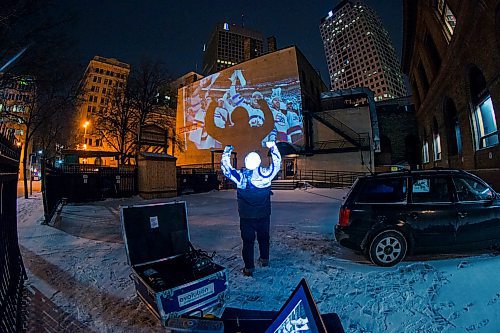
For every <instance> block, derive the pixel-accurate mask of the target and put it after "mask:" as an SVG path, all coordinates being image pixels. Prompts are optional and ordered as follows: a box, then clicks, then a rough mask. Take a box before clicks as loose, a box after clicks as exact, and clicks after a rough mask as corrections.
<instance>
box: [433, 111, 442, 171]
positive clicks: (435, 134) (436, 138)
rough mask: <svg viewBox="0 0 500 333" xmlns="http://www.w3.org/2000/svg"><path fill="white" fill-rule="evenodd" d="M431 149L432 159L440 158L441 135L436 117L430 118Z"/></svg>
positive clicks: (437, 159)
mask: <svg viewBox="0 0 500 333" xmlns="http://www.w3.org/2000/svg"><path fill="white" fill-rule="evenodd" d="M432 150H433V151H434V161H439V160H441V137H440V135H439V128H438V124H437V121H436V118H434V119H433V120H432Z"/></svg>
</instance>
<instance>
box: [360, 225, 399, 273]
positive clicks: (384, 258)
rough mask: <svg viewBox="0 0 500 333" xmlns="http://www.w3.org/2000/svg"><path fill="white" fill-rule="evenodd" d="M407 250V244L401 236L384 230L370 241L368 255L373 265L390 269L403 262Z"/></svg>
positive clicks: (394, 231)
mask: <svg viewBox="0 0 500 333" xmlns="http://www.w3.org/2000/svg"><path fill="white" fill-rule="evenodd" d="M407 249H408V242H407V241H406V238H405V237H404V236H403V234H401V233H400V232H399V231H396V230H384V231H382V232H381V233H379V234H377V235H376V236H375V237H374V238H373V239H372V241H371V244H370V248H369V249H368V255H369V257H370V260H371V262H373V263H374V264H375V265H378V266H383V267H390V266H394V265H396V264H397V263H398V262H400V261H401V260H403V258H404V257H405V255H406V250H407Z"/></svg>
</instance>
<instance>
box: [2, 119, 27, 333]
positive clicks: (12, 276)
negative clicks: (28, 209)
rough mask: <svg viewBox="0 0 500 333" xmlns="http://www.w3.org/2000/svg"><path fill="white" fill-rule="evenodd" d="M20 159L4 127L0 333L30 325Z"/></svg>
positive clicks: (12, 139)
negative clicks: (20, 232)
mask: <svg viewBox="0 0 500 333" xmlns="http://www.w3.org/2000/svg"><path fill="white" fill-rule="evenodd" d="M19 155H20V151H19V150H18V149H16V148H14V138H13V135H12V133H9V132H7V131H6V130H5V129H4V128H2V127H0V200H1V207H2V209H0V263H1V265H0V332H22V331H24V329H25V327H24V324H25V322H26V320H25V314H26V312H25V306H24V301H23V296H24V289H25V287H24V284H25V281H26V279H27V277H26V272H25V270H24V265H23V261H22V257H21V253H20V251H19V244H18V237H17V180H18V170H19Z"/></svg>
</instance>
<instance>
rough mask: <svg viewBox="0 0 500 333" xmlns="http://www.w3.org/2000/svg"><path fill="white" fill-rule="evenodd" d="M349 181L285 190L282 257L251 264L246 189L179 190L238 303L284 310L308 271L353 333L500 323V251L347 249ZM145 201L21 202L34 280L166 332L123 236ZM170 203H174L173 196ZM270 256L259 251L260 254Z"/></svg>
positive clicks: (106, 323)
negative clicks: (53, 214)
mask: <svg viewBox="0 0 500 333" xmlns="http://www.w3.org/2000/svg"><path fill="white" fill-rule="evenodd" d="M345 193H346V191H345V190H340V189H314V188H312V189H308V190H294V191H274V195H273V196H272V207H273V208H272V209H273V211H272V216H271V258H270V260H271V263H270V265H271V266H270V267H268V268H259V267H257V269H256V272H255V274H254V277H253V278H248V277H244V276H243V275H242V274H241V272H240V270H241V268H242V266H243V262H242V259H241V253H240V252H241V239H240V235H239V232H240V231H239V224H238V212H237V203H236V192H235V191H219V192H210V193H202V194H193V195H188V196H183V197H180V198H176V199H177V200H185V201H187V204H188V221H189V227H190V236H191V241H192V243H193V244H194V246H195V247H197V248H201V249H203V250H205V251H207V252H209V253H211V252H213V251H216V257H215V260H216V262H218V263H220V264H222V265H224V266H226V267H227V268H228V269H229V271H230V276H229V281H230V299H229V302H228V303H227V305H228V306H231V307H240V308H246V309H259V310H278V309H279V308H280V307H281V305H282V304H283V302H284V301H285V300H286V299H287V298H288V296H289V293H290V292H291V291H292V290H293V289H294V288H295V286H296V285H297V283H298V282H299V281H300V279H301V278H303V277H305V278H306V280H307V282H308V284H309V286H310V287H311V290H312V293H313V295H314V297H315V300H316V302H317V303H318V307H319V310H320V311H321V312H323V313H328V312H335V313H337V314H338V315H339V317H340V319H341V321H342V325H343V326H344V329H345V331H346V332H498V331H499V330H500V256H499V255H498V253H483V254H475V255H470V256H465V255H435V256H432V259H428V258H425V257H412V258H409V260H406V261H403V262H402V263H400V264H398V265H397V266H395V267H392V268H380V267H376V266H374V265H372V264H370V263H369V262H368V261H367V260H366V259H365V258H364V257H363V256H361V255H358V254H355V253H353V252H352V251H351V250H348V249H345V248H342V247H340V246H339V245H338V244H337V243H336V242H335V240H334V237H333V227H334V225H335V223H336V222H337V219H338V212H339V207H340V204H341V201H342V197H343V196H344V195H345ZM158 201H160V200H154V201H143V200H141V199H139V198H131V199H113V200H105V201H101V202H94V203H88V204H69V205H67V206H65V207H64V209H63V211H62V213H61V219H60V220H58V221H56V223H55V224H54V226H47V225H42V224H41V220H42V216H43V208H42V202H41V195H40V194H39V193H37V194H36V195H35V196H34V197H32V198H30V199H24V198H19V199H18V231H19V243H20V247H21V252H22V254H23V259H24V263H25V266H26V268H27V270H28V275H29V277H30V282H31V283H32V284H33V285H34V286H36V287H37V288H38V289H40V290H41V291H42V292H43V293H44V294H45V295H46V296H47V297H49V298H50V299H51V300H52V301H53V302H54V303H56V304H57V305H59V306H61V307H62V308H63V309H64V310H65V311H66V312H68V313H71V314H72V315H73V316H74V318H76V319H77V320H78V321H80V322H81V323H83V324H84V325H86V326H88V327H89V328H90V329H92V330H94V331H95V332H162V331H164V330H163V329H162V327H161V326H160V324H159V321H157V320H156V318H154V317H153V315H151V314H150V312H149V311H148V310H147V309H146V307H145V306H144V305H143V304H142V303H141V302H140V300H139V299H138V297H136V295H135V289H134V286H133V283H132V281H131V280H130V278H129V274H130V273H131V270H130V268H129V266H128V264H127V258H126V253H125V247H124V244H123V241H122V237H121V233H120V222H119V209H118V207H119V206H120V205H125V204H130V203H146V202H158ZM168 201H173V200H172V199H169V200H168ZM256 257H258V256H256Z"/></svg>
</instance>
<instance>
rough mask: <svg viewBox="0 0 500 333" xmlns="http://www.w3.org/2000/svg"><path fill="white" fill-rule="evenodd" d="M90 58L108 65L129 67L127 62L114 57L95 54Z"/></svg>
mask: <svg viewBox="0 0 500 333" xmlns="http://www.w3.org/2000/svg"><path fill="white" fill-rule="evenodd" d="M92 60H94V61H98V62H102V63H105V64H108V65H113V66H118V67H122V68H125V69H130V65H129V64H127V63H125V62H121V61H119V60H117V59H115V58H105V57H101V56H95V57H94V58H93V59H92Z"/></svg>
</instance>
